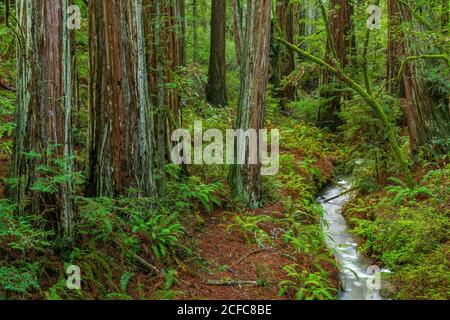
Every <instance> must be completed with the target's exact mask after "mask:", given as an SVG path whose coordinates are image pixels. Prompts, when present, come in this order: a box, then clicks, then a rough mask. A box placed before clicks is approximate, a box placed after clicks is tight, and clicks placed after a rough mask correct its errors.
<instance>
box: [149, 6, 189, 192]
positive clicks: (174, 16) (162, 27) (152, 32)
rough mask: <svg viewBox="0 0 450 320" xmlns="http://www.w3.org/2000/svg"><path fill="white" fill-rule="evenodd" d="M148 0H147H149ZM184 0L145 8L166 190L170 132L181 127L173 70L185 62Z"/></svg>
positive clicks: (158, 151)
mask: <svg viewBox="0 0 450 320" xmlns="http://www.w3.org/2000/svg"><path fill="white" fill-rule="evenodd" d="M147 1H148V0H147ZM182 2H184V0H154V1H152V2H151V3H150V4H149V5H148V6H147V8H146V16H147V17H149V20H148V23H147V24H146V38H147V44H148V48H149V49H150V50H149V54H148V57H149V66H148V67H149V68H148V70H149V75H150V76H149V81H150V95H151V101H152V103H153V105H154V106H155V107H156V108H155V109H156V110H155V118H154V120H155V136H156V139H155V140H156V145H155V162H156V164H157V168H158V178H157V181H156V182H157V186H158V191H159V193H160V194H163V193H164V184H165V183H164V181H165V177H164V176H165V170H164V169H165V166H166V164H167V160H168V159H169V155H170V151H171V146H172V143H171V141H170V135H171V133H172V131H173V130H175V129H178V128H180V126H181V120H182V101H181V98H180V96H179V94H178V93H177V91H176V88H175V87H174V86H168V85H167V83H174V82H175V77H174V73H175V72H176V71H177V68H179V67H180V66H183V65H184V64H185V62H186V61H185V60H186V59H185V50H184V31H183V25H184V22H183V7H184V4H183V3H182Z"/></svg>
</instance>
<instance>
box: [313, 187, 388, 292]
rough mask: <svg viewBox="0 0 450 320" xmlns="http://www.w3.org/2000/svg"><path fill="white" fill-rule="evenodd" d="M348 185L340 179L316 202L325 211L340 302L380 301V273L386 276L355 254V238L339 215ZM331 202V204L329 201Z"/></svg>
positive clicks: (324, 226)
mask: <svg viewBox="0 0 450 320" xmlns="http://www.w3.org/2000/svg"><path fill="white" fill-rule="evenodd" d="M350 188H351V185H350V184H349V183H348V182H347V181H345V180H343V179H341V180H339V182H338V183H337V184H335V185H330V186H329V187H328V188H327V189H325V191H324V193H323V194H322V196H321V197H320V198H319V199H318V201H319V203H320V204H321V206H322V207H323V209H324V217H323V222H322V226H323V228H324V231H325V234H326V238H327V240H326V241H327V245H328V247H329V248H330V249H331V250H332V251H333V253H334V255H335V257H336V259H337V261H338V264H339V266H340V270H341V274H340V277H341V283H342V286H343V291H342V292H341V293H340V294H339V295H338V297H337V298H338V299H339V300H382V299H383V298H382V297H381V295H380V289H381V287H382V283H381V273H382V272H388V271H387V270H380V269H379V268H378V267H376V266H373V265H372V262H371V261H370V260H369V259H368V258H367V257H365V256H363V255H362V254H360V253H359V252H358V244H357V240H356V238H355V237H354V236H353V235H352V234H351V232H350V228H349V226H348V224H347V221H346V220H345V218H344V216H343V215H342V209H343V207H344V206H345V205H346V203H347V202H348V201H349V198H350V195H349V194H348V193H347V194H344V193H345V192H346V191H349V190H350ZM330 199H331V200H330Z"/></svg>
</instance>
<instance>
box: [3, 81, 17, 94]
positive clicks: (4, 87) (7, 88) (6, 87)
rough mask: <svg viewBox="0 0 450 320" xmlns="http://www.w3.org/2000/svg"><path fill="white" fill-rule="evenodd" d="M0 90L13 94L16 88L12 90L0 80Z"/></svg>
mask: <svg viewBox="0 0 450 320" xmlns="http://www.w3.org/2000/svg"><path fill="white" fill-rule="evenodd" d="M0 88H2V89H5V90H8V91H13V92H14V91H16V88H13V87H11V86H10V85H8V84H6V83H4V82H3V81H2V80H1V79H0Z"/></svg>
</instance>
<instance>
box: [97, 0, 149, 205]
mask: <svg viewBox="0 0 450 320" xmlns="http://www.w3.org/2000/svg"><path fill="white" fill-rule="evenodd" d="M143 10H144V4H143V1H142V0H131V1H129V0H113V1H108V2H106V1H103V0H91V1H89V22H90V30H89V34H90V40H91V41H90V103H89V105H90V119H89V125H90V127H89V142H90V144H89V167H88V174H89V184H90V186H89V187H90V188H89V193H90V195H92V196H117V195H122V194H125V193H126V192H130V190H131V189H133V192H130V193H131V194H132V195H135V196H152V195H154V194H155V189H156V188H155V180H154V173H153V171H154V167H153V147H152V138H153V137H152V132H153V111H152V107H151V103H150V99H149V89H148V80H147V62H146V44H145V37H144V24H143V18H144V17H143Z"/></svg>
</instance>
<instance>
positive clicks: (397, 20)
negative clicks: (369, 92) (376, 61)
mask: <svg viewBox="0 0 450 320" xmlns="http://www.w3.org/2000/svg"><path fill="white" fill-rule="evenodd" d="M395 3H396V1H395V0H388V3H387V12H388V23H389V26H388V46H387V79H386V80H387V81H389V82H388V86H387V91H388V92H389V93H391V94H392V95H394V96H398V95H399V93H400V87H401V86H400V85H399V83H398V82H397V81H392V80H393V79H395V78H397V76H398V72H399V71H400V62H401V61H400V60H401V56H402V46H401V42H402V36H401V30H400V29H401V17H400V12H399V11H398V6H397V5H396V4H395Z"/></svg>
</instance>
